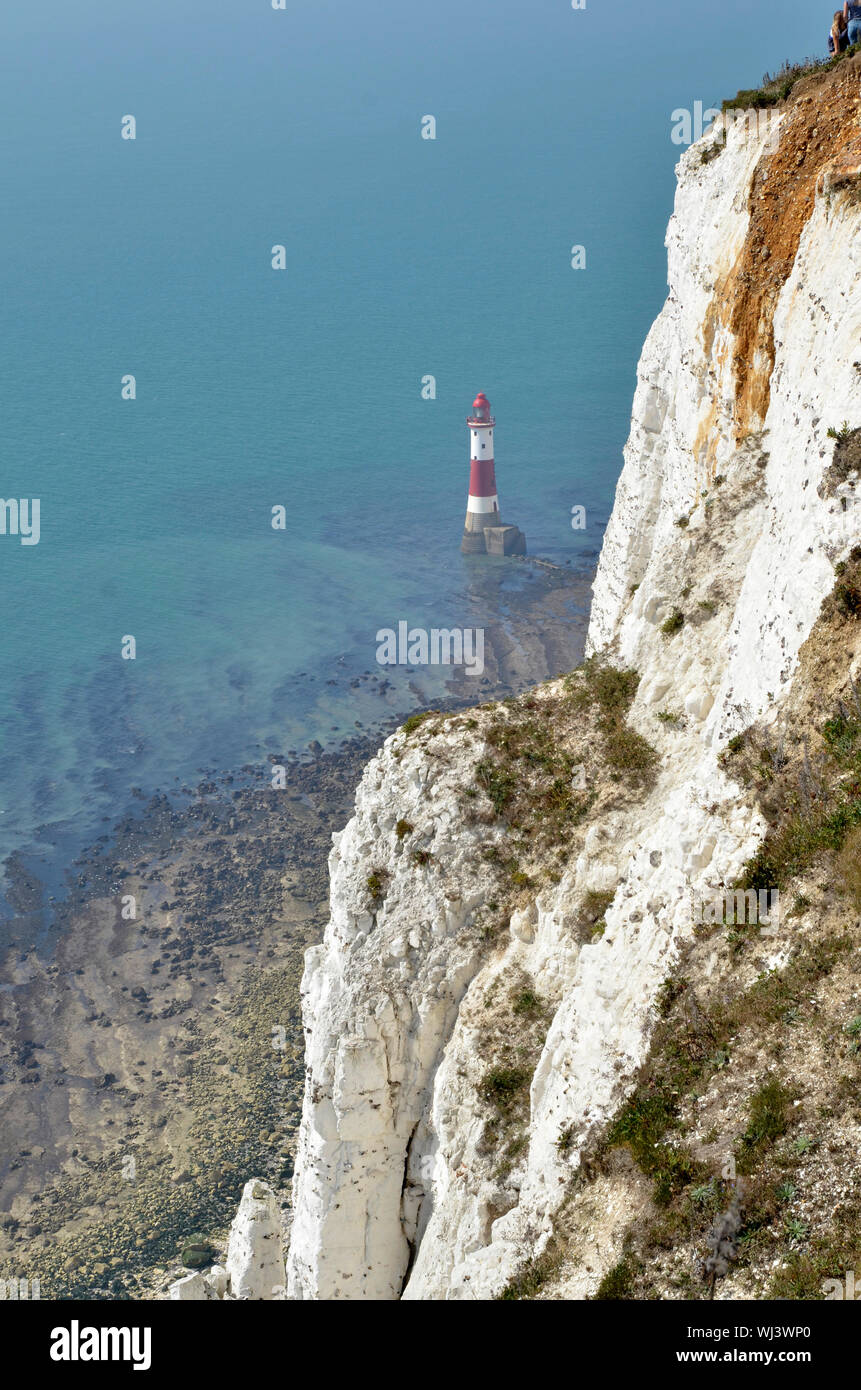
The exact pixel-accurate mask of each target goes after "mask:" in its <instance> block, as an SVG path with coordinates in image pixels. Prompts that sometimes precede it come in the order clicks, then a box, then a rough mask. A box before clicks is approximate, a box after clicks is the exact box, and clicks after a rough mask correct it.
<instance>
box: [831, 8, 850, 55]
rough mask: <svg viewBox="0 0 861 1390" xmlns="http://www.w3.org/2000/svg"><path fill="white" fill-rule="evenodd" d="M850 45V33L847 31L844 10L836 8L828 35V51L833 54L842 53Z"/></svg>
mask: <svg viewBox="0 0 861 1390" xmlns="http://www.w3.org/2000/svg"><path fill="white" fill-rule="evenodd" d="M848 47H849V35H848V33H847V32H846V20H845V19H844V18H843V11H842V10H835V12H834V23H833V24H832V25H831V31H830V33H829V35H828V52H829V53H832V54H836V53H842V52H843V51H844V49H846V48H848Z"/></svg>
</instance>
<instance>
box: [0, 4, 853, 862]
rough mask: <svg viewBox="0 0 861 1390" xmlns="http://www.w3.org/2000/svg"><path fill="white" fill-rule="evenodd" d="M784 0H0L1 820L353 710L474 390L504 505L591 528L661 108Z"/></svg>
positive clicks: (620, 386) (417, 590)
mask: <svg viewBox="0 0 861 1390" xmlns="http://www.w3.org/2000/svg"><path fill="white" fill-rule="evenodd" d="M821 18H822V23H821V24H820V22H819V17H818V16H815V15H811V12H810V7H809V5H806V4H805V5H802V4H800V3H790V4H788V5H787V6H784V7H783V8H782V10H781V14H780V31H779V32H776V31H775V29H774V28H773V27H772V28H771V29H769V28H768V27H767V26H766V25H764V24H762V25H758V26H757V30H756V32H755V33H752V32H750V20H749V7H747V6H745V5H743V4H742V3H741V0H729V3H727V4H725V5H724V6H722V7H721V9H720V11H719V12H711V13H710V15H709V18H708V33H707V34H706V33H705V32H704V19H703V12H702V11H699V12H695V11H691V10H690V9H689V8H688V7H683V6H681V5H680V4H670V3H668V0H658V3H656V4H654V5H651V6H649V7H639V8H635V9H625V10H619V9H617V8H611V7H609V6H607V5H605V4H601V3H598V0H587V9H586V10H584V11H573V10H572V9H571V7H570V5H569V4H568V3H564V2H563V0H533V3H530V4H528V5H519V4H513V3H510V0H461V3H455V0H435V3H433V4H432V5H419V4H410V3H403V0H368V3H362V4H355V5H349V4H346V3H343V0H337V2H336V0H314V3H310V0H305V2H302V0H287V8H286V9H285V10H284V11H274V10H273V9H272V8H271V4H270V0H212V2H211V3H202V0H198V2H197V3H191V0H149V3H148V4H147V5H146V6H145V7H143V6H141V7H126V6H117V5H115V4H112V3H108V0H82V2H81V3H78V4H76V5H74V6H72V5H68V4H62V3H59V0H48V3H44V4H40V5H39V6H33V5H32V4H29V3H26V4H25V3H24V0H11V3H10V4H8V5H7V13H6V15H5V16H4V19H3V21H2V28H3V45H2V47H3V54H2V59H0V63H1V64H2V84H0V85H2V95H0V159H2V169H3V188H4V194H3V205H4V206H3V215H2V225H0V282H2V308H0V389H2V475H0V484H2V486H0V494H2V496H3V497H4V498H9V497H28V498H32V497H38V498H39V499H40V501H41V539H40V542H39V544H38V545H37V546H22V545H20V544H19V542H18V540H17V539H15V538H14V537H11V536H0V582H2V604H3V622H2V668H0V737H2V743H1V744H0V856H4V855H6V854H7V853H9V851H10V850H12V849H15V848H18V847H27V846H31V845H32V844H33V843H34V835H35V832H36V828H37V827H39V826H41V825H45V824H48V825H50V826H52V827H54V830H55V831H56V832H57V833H59V832H60V831H62V832H63V833H64V834H65V835H67V836H70V837H71V839H72V840H74V838H75V836H78V837H79V838H81V839H84V838H85V837H86V836H87V835H88V834H90V833H92V831H93V828H94V827H95V826H96V825H98V824H99V822H100V820H101V818H102V817H104V816H105V815H111V816H113V815H115V814H119V813H120V812H121V811H123V810H124V809H125V806H126V804H127V803H128V799H129V794H130V789H131V788H132V787H133V786H138V787H141V788H143V789H144V791H151V790H153V789H154V788H156V787H159V786H167V785H170V784H172V783H173V782H174V781H175V780H177V779H178V780H180V781H183V780H185V779H191V778H193V777H194V776H195V774H196V772H197V770H199V769H200V768H201V767H203V766H208V767H213V766H217V767H232V766H238V765H239V764H241V763H243V762H246V761H252V760H258V761H259V759H260V757H261V752H260V750H261V748H263V747H268V748H284V747H285V746H297V747H299V746H302V745H304V744H305V743H307V741H308V740H309V739H312V738H319V739H320V741H321V742H324V743H326V742H327V741H331V740H336V739H337V738H339V737H341V736H342V734H344V733H349V732H351V731H352V730H353V728H354V722H355V717H356V708H355V706H354V704H352V703H351V700H350V699H348V698H346V697H344V696H343V695H341V696H339V695H333V694H332V693H331V691H330V688H329V687H327V686H326V679H327V675H328V673H329V672H331V670H333V669H341V670H344V671H347V672H349V671H353V670H355V671H361V670H365V669H368V668H369V667H373V665H374V651H375V645H376V644H375V634H376V631H377V629H378V628H380V627H386V626H395V625H396V623H397V621H398V620H399V619H407V620H408V621H410V622H411V623H412V624H414V625H418V626H432V625H436V626H458V625H467V624H469V623H470V622H473V621H475V598H474V593H472V597H470V595H471V591H472V586H473V577H472V576H473V573H474V572H473V571H471V570H470V566H469V562H465V561H464V560H463V559H462V558H461V556H460V555H459V553H458V545H459V540H460V534H461V528H462V525H463V513H464V508H465V500H466V487H467V479H468V466H467V453H468V449H467V434H466V429H465V425H464V417H465V414H466V411H467V408H468V406H469V404H470V402H471V400H472V398H473V396H474V395H475V393H476V391H477V390H479V389H482V390H484V391H486V392H487V394H488V396H489V397H490V400H491V402H492V404H493V408H494V411H495V414H496V417H497V437H496V456H497V476H498V482H499V487H500V495H501V502H502V509H503V514H504V515H505V516H506V517H507V518H510V519H511V520H513V521H515V522H516V523H517V524H518V525H520V526H521V527H522V528H523V529H524V530H525V532H526V534H527V537H528V541H529V548H530V551H531V552H532V553H533V554H540V555H544V556H547V557H549V558H551V559H554V560H556V561H559V562H560V563H566V562H568V561H571V562H572V563H573V564H574V565H575V566H582V567H584V568H585V567H589V566H591V565H592V564H594V560H595V556H596V554H597V551H598V549H599V547H600V541H601V535H602V531H603V527H604V525H605V523H606V519H607V517H608V515H609V510H610V507H611V505H612V496H613V489H614V486H615V481H616V477H617V475H618V471H619V468H620V466H621V447H622V444H623V441H624V438H625V435H626V433H627V426H628V419H629V414H630V403H631V397H632V394H633V388H634V380H635V378H634V369H635V364H636V359H637V356H638V353H639V349H640V345H641V343H642V339H643V337H644V335H645V332H646V330H647V328H648V325H649V323H650V322H651V320H652V318H653V317H654V315H655V313H656V311H657V310H658V308H659V306H660V304H661V301H662V299H663V295H664V288H665V258H664V251H663V244H662V243H663V232H664V227H665V223H666V220H667V216H668V214H669V211H670V209H671V205H672V196H673V176H672V169H673V165H674V163H675V161H676V159H677V157H678V154H679V150H678V147H677V146H674V145H673V144H672V142H671V140H670V136H669V132H670V128H671V121H670V113H671V112H672V111H673V109H674V108H676V107H679V106H685V107H692V106H693V103H694V101H695V100H698V99H701V100H703V101H704V102H705V104H706V105H710V104H712V103H714V102H715V101H717V102H719V100H720V98H721V97H722V96H724V95H729V94H731V93H732V92H734V91H735V89H736V88H737V87H739V86H749V85H753V84H755V83H756V82H757V81H758V80H759V79H760V77H761V75H762V72H763V70H764V69H765V68H767V67H775V66H777V64H778V63H779V62H780V61H781V60H782V59H783V58H785V57H787V56H794V57H797V56H799V55H801V54H804V53H807V52H808V51H811V50H813V49H816V48H821V47H822V46H823V41H822V37H821V35H820V34H819V29H820V28H822V30H823V33H824V32H825V31H826V30H827V24H828V18H829V16H828V15H827V14H826V13H825V12H823V15H822V17H821ZM126 114H133V115H134V116H135V117H136V120H137V139H136V140H135V141H133V142H132V141H124V140H122V139H121V138H120V123H121V118H122V117H123V116H124V115H126ZM427 114H432V115H434V116H435V118H436V121H437V138H436V139H435V140H433V141H430V140H423V139H421V137H420V124H421V118H422V117H423V116H424V115H427ZM277 243H282V244H284V245H285V246H286V248H287V270H286V271H285V272H283V273H281V272H274V271H273V270H272V269H271V266H270V255H271V248H272V246H273V245H274V244H277ZM575 243H577V244H582V245H584V246H585V247H586V254H587V268H586V270H584V271H577V272H575V271H573V270H572V269H571V267H570V247H571V246H572V245H573V244H575ZM126 373H132V374H134V375H135V377H136V380H137V399H136V400H135V401H134V402H129V401H123V400H122V399H121V394H120V381H121V378H122V377H123V375H124V374H126ZM426 374H432V375H433V376H434V377H435V378H436V383H437V395H436V399H435V400H433V401H426V400H423V399H422V398H421V381H422V378H423V377H424V376H425V375H426ZM277 504H283V505H284V506H285V507H286V509H287V515H288V525H287V529H286V531H284V532H276V531H273V530H272V528H271V525H270V515H271V508H272V507H273V506H274V505H277ZM575 504H582V505H584V506H585V507H586V509H587V518H588V526H587V529H586V530H585V532H575V531H573V530H572V529H571V526H570V512H571V507H572V506H573V505H575ZM492 616H493V615H492V614H488V618H491V617H492ZM126 634H133V635H134V637H135V639H136V643H137V658H136V660H135V661H134V662H129V661H123V660H121V658H120V648H121V641H122V638H123V637H124V636H125V635H126ZM49 838H50V836H49Z"/></svg>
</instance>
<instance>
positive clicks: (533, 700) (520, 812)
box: [466, 658, 657, 887]
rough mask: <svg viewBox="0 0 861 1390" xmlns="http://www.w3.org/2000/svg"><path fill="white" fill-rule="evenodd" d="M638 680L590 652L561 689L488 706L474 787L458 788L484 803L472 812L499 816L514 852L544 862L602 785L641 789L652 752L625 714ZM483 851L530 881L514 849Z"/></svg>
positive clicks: (649, 774) (649, 773)
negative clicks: (510, 835) (508, 851)
mask: <svg viewBox="0 0 861 1390" xmlns="http://www.w3.org/2000/svg"><path fill="white" fill-rule="evenodd" d="M638 679H639V678H638V676H637V673H636V672H635V671H621V670H617V669H616V668H614V667H612V666H609V665H606V664H605V663H602V662H600V661H598V660H597V659H594V658H593V659H591V660H590V661H587V662H585V663H584V665H583V666H582V667H580V668H579V669H578V670H577V671H575V672H573V673H572V674H571V675H570V676H567V677H566V678H565V680H564V682H563V683H562V684H561V686H559V685H554V686H553V687H551V688H550V689H549V690H548V689H547V688H544V689H542V690H541V691H540V693H539V692H528V693H527V694H525V695H522V696H520V697H519V698H518V699H516V700H510V701H505V702H504V703H503V704H500V705H497V706H492V707H491V717H490V719H489V720H488V721H487V723H486V724H485V727H484V729H483V731H482V732H483V736H484V742H485V750H484V754H483V756H482V757H481V759H480V760H479V761H478V763H477V764H476V768H475V785H474V786H473V787H471V788H468V789H467V791H466V795H467V796H469V797H472V798H478V797H479V795H480V794H481V795H483V797H484V798H485V799H486V801H487V802H489V803H490V808H491V809H490V811H488V812H481V811H479V810H478V806H479V804H480V803H478V802H476V812H475V814H476V816H477V817H478V818H482V817H483V818H485V819H487V818H488V817H490V818H495V819H502V820H504V821H505V822H506V824H507V826H508V828H509V830H510V831H511V832H512V833H513V835H514V836H516V837H519V839H520V841H521V842H522V843H521V844H520V845H519V846H518V848H519V850H520V851H521V852H524V851H525V852H526V853H527V854H528V856H529V857H530V859H536V858H537V859H539V860H544V861H546V860H547V857H548V855H553V854H556V855H557V857H558V855H559V854H560V853H562V852H564V849H565V847H566V846H567V845H568V844H569V842H570V838H571V832H572V830H573V829H574V827H575V826H576V825H578V824H579V823H580V821H582V820H583V818H584V817H585V816H586V814H587V813H588V812H589V810H590V809H591V807H592V806H593V804H594V802H595V799H596V796H597V795H598V792H599V790H600V789H601V786H602V784H604V785H606V783H608V782H618V783H624V784H626V785H627V786H628V787H631V788H633V789H634V790H636V791H638V792H639V791H640V790H642V789H644V788H646V787H648V786H649V785H650V784H651V782H652V779H653V775H654V769H655V765H656V763H657V753H656V752H655V750H654V748H652V746H651V745H650V744H649V743H647V741H646V740H645V739H644V738H643V737H642V736H641V735H640V734H638V733H637V732H636V730H634V729H632V728H630V727H629V726H628V723H627V720H626V715H627V711H628V709H629V707H630V704H631V701H632V700H633V698H634V695H635V694H636V690H637V684H638ZM488 855H490V856H493V857H495V858H496V859H497V860H499V862H500V863H501V864H503V865H504V866H506V867H508V868H509V870H510V872H511V876H512V878H513V880H514V882H515V883H519V884H520V885H521V886H524V887H525V886H528V885H529V883H530V882H531V880H530V879H529V877H528V875H525V874H523V873H522V871H521V870H520V868H519V863H518V855H517V853H512V854H511V855H509V856H508V857H507V858H506V856H505V855H504V854H503V853H501V851H500V850H499V849H498V848H493V849H491V850H489V851H488ZM545 868H546V863H545Z"/></svg>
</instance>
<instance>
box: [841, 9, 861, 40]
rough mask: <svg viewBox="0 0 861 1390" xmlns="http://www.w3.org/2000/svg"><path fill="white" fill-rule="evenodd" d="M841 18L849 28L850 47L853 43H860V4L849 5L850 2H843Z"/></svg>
mask: <svg viewBox="0 0 861 1390" xmlns="http://www.w3.org/2000/svg"><path fill="white" fill-rule="evenodd" d="M843 18H844V19H845V20H846V23H847V25H848V26H849V27H848V35H849V44H850V46H851V45H852V44H854V43H861V4H850V0H844V4H843Z"/></svg>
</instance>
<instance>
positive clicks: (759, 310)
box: [703, 57, 861, 442]
mask: <svg viewBox="0 0 861 1390" xmlns="http://www.w3.org/2000/svg"><path fill="white" fill-rule="evenodd" d="M859 116H861V62H859V59H858V57H854V58H852V59H847V60H846V61H844V62H843V63H841V64H840V65H839V66H838V67H837V68H835V69H833V70H832V71H830V72H829V73H827V74H824V75H815V76H812V77H808V78H804V79H802V80H801V81H799V82H797V83H796V85H795V87H794V88H793V90H792V92H791V93H790V96H789V98H788V99H787V102H786V104H785V108H784V113H783V118H782V120H781V123H780V131H779V138H778V140H777V146H776V148H775V149H773V150H770V149H766V150H765V151H764V153H763V155H762V157H761V158H760V160H759V162H758V164H757V166H756V169H755V171H754V175H753V179H752V181H751V187H750V193H749V198H748V212H749V216H750V221H749V224H748V230H747V235H746V237H745V240H744V244H743V246H742V248H741V251H740V253H739V256H738V258H737V260H736V263H735V265H734V266H733V268H732V270H731V272H730V274H729V276H728V277H727V279H726V281H725V282H724V284H723V285H722V286H721V287H719V291H718V306H717V313H718V317H719V319H720V321H721V322H723V323H724V324H726V325H727V326H728V327H729V329H730V330H731V332H732V333H733V335H734V340H735V341H734V348H733V376H734V380H735V414H736V419H735V431H736V441H737V442H740V441H741V439H742V438H744V436H745V435H747V434H750V433H752V432H755V431H756V430H758V429H761V428H762V425H763V421H764V419H765V414H766V411H767V410H768V402H769V394H770V383H771V373H772V370H773V368H774V311H775V308H776V305H777V301H778V297H779V295H780V291H781V290H782V288H783V286H784V284H785V283H786V281H787V279H788V277H789V275H790V272H791V270H792V267H793V264H794V262H795V257H796V254H797V252H798V245H799V242H800V240H801V234H802V232H803V230H804V227H805V225H806V223H807V221H808V219H809V217H810V214H811V212H812V211H813V204H814V200H815V197H816V193H817V190H818V191H819V192H820V193H822V192H825V193H829V192H836V191H839V190H841V189H844V188H846V187H848V186H850V185H851V184H852V183H853V182H854V181H856V180H857V179H858V177H859V169H861V136H859V129H858V123H859ZM703 336H704V340H707V341H712V342H713V340H714V323H713V322H712V323H709V324H708V325H704V330H703Z"/></svg>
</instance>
